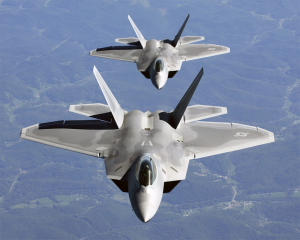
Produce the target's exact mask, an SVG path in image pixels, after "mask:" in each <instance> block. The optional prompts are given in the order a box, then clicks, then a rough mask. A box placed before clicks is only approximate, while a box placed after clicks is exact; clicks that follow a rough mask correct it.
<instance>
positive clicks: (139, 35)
mask: <svg viewBox="0 0 300 240" xmlns="http://www.w3.org/2000/svg"><path fill="white" fill-rule="evenodd" d="M128 19H129V22H130V23H131V26H132V28H133V30H134V31H135V34H136V35H137V37H138V39H139V40H140V43H141V45H142V47H143V48H145V47H146V42H147V41H146V40H145V38H144V37H143V35H142V33H141V32H140V30H139V29H138V28H137V26H136V25H135V24H134V22H133V20H132V19H131V17H130V16H129V15H128Z"/></svg>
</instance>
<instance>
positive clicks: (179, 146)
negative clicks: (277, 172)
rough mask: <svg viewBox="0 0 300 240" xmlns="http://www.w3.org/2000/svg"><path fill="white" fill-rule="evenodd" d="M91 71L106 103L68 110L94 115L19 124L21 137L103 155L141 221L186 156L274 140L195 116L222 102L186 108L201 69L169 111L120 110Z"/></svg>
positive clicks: (214, 111)
mask: <svg viewBox="0 0 300 240" xmlns="http://www.w3.org/2000/svg"><path fill="white" fill-rule="evenodd" d="M94 74H95V77H96V79H97V81H98V83H99V85H100V88H101V90H102V92H103V94H104V97H105V99H106V101H107V104H108V105H104V104H101V103H94V104H79V105H71V106H70V111H71V112H74V113H78V114H82V115H85V116H89V117H92V118H94V119H95V120H76V121H74V120H71V121H70V120H69V121H68V120H67V121H64V120H61V121H56V122H47V123H40V124H36V125H33V126H30V127H26V128H23V129H22V131H21V138H24V139H28V140H31V141H35V142H39V143H43V144H47V145H50V146H54V147H58V148H63V149H66V150H70V151H74V152H79V153H83V154H87V155H91V156H94V157H98V158H103V159H104V163H105V168H106V175H107V177H108V178H110V179H111V180H112V181H113V182H114V183H115V184H116V185H117V186H118V187H119V188H120V190H122V191H123V192H128V193H129V198H130V202H131V205H132V208H133V210H134V212H135V214H136V215H137V217H138V218H139V219H140V220H141V221H143V222H148V221H149V220H150V219H151V218H152V217H153V216H154V215H155V213H156V212H157V210H158V208H159V205H160V202H161V199H162V196H163V193H169V192H170V191H172V189H173V188H174V187H175V186H176V185H177V184H178V183H179V182H180V181H181V180H184V179H185V177H186V173H187V169H188V165H189V160H190V159H197V158H202V157H208V156H212V155H216V154H221V153H226V152H231V151H235V150H239V149H244V148H249V147H253V146H257V145H261V144H266V143H270V142H274V134H273V133H272V132H269V131H266V130H264V129H261V128H259V127H251V126H246V125H241V124H237V123H222V122H204V121H199V120H203V119H207V118H211V117H214V116H219V115H222V114H226V113H227V109H226V108H225V107H215V106H205V105H194V106H189V107H188V104H189V102H190V99H191V98H192V95H193V94H194V91H195V90H196V88H197V85H198V83H199V81H200V79H201V77H202V75H203V69H201V71H200V72H199V74H198V75H197V76H196V78H195V80H194V81H193V83H192V84H191V86H190V87H189V89H188V90H187V91H186V93H185V94H184V96H183V97H182V99H181V100H180V102H179V103H178V105H177V106H176V108H175V110H174V111H171V112H168V113H167V112H163V111H156V112H152V113H151V112H148V111H147V112H141V111H139V110H134V111H131V112H127V111H125V110H123V109H122V108H121V106H120V104H119V103H118V102H117V100H116V99H115V97H114V96H113V94H112V93H111V91H110V89H109V88H108V86H107V85H106V83H105V82H104V80H103V78H102V77H101V75H100V73H99V72H98V71H97V69H96V67H94Z"/></svg>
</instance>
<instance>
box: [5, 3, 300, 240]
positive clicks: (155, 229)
mask: <svg viewBox="0 0 300 240" xmlns="http://www.w3.org/2000/svg"><path fill="white" fill-rule="evenodd" d="M0 13H1V14H0V18H1V21H0V36H1V45H0V60H1V62H0V64H1V65H0V76H1V78H0V89H1V94H0V108H1V114H0V149H1V150H0V238H1V239H86V240H91V239H101V238H103V239H104V238H105V239H116V238H118V239H153V238H156V239H169V238H175V239H299V238H300V216H299V212H300V201H299V199H300V189H299V188H300V174H299V173H300V164H299V160H300V158H299V156H300V147H299V146H300V86H299V83H300V80H299V78H300V74H299V72H300V70H299V62H300V41H299V37H300V24H299V22H300V17H299V13H300V6H299V1H297V0H285V1H284V0H272V1H271V0H253V1H245V0H211V1H206V0H203V1H192V0H191V1H188V0H187V1H178V0H174V1H147V0H133V1H99V0H98V1H96V0H89V1H79V0H72V1H71V0H70V1H58V0H46V1H40V0H2V1H0ZM128 14H129V15H130V16H131V17H132V19H133V20H134V22H135V23H136V25H137V26H138V28H139V29H140V31H141V32H142V34H143V36H144V37H145V39H147V40H149V39H153V38H154V39H166V38H169V39H173V38H174V36H175V35H176V33H177V32H178V29H179V28H180V26H181V25H182V23H183V21H184V19H185V18H186V16H187V14H190V18H189V21H188V23H187V25H186V27H185V30H184V32H183V34H182V36H204V37H205V40H204V41H203V42H200V43H211V44H220V45H223V46H227V47H229V48H230V50H231V52H230V53H228V54H224V55H220V56H215V57H210V58H204V59H200V60H195V61H191V62H186V63H184V64H183V66H182V68H181V70H180V71H179V72H178V73H177V74H176V75H175V76H174V78H172V79H169V80H168V82H167V84H166V85H165V86H164V88H163V89H161V90H157V89H155V88H154V87H153V85H152V83H151V81H150V80H149V79H146V78H145V77H144V76H143V75H142V74H141V73H140V72H138V71H137V69H136V65H135V64H133V63H129V62H121V61H114V60H110V59H101V58H94V57H90V56H89V51H90V50H92V49H95V48H98V47H106V46H113V45H118V44H117V43H115V42H114V41H115V39H116V38H122V37H135V33H134V31H133V29H132V27H131V25H130V23H129V21H128V18H127V15H128ZM94 65H95V66H96V67H97V68H98V70H99V72H100V73H101V74H102V76H103V78H104V79H105V81H106V83H107V85H108V86H109V87H110V89H111V91H112V92H113V94H114V95H115V97H116V98H117V100H118V102H119V103H120V105H121V106H122V108H123V109H125V110H127V111H131V110H135V109H139V110H141V111H155V110H164V111H171V110H172V109H173V108H174V107H175V106H176V104H177V103H178V101H179V100H180V99H181V97H182V96H183V94H184V93H185V91H186V89H187V88H188V87H189V85H190V83H191V82H192V81H193V79H194V78H195V76H196V75H197V73H198V72H199V70H200V69H201V67H203V68H204V72H205V73H204V75H203V78H202V80H201V82H200V84H199V86H198V88H197V90H196V92H195V94H194V96H193V98H192V100H191V102H190V105H193V104H203V105H215V106H222V107H227V109H228V114H227V115H222V116H219V117H215V118H212V119H208V120H206V121H214V122H219V121H220V122H235V123H241V124H245V125H252V126H257V127H261V128H264V129H267V130H269V131H272V132H274V134H275V143H272V144H268V145H262V146H259V147H254V148H250V149H246V150H241V151H236V152H232V153H229V154H228V153H227V154H221V155H217V156H213V157H207V158H202V159H197V160H192V161H190V165H189V169H188V173H187V177H186V180H185V181H181V182H180V183H179V184H178V186H177V187H176V188H175V189H174V190H173V191H172V192H171V193H168V194H164V196H163V199H162V204H161V206H160V208H159V210H158V212H157V214H156V215H155V217H154V218H153V219H152V220H151V221H150V222H148V223H146V224H144V223H142V222H140V220H139V219H138V218H136V216H135V214H134V213H133V211H132V208H131V205H130V202H129V198H128V194H127V193H123V192H121V191H120V190H119V189H118V187H117V186H115V185H114V183H113V182H112V181H111V180H109V179H107V178H106V174H105V167H104V163H103V160H102V159H98V158H93V157H90V156H86V155H82V154H77V153H74V152H69V151H66V150H61V149H56V148H53V147H50V146H45V145H42V144H38V143H34V142H30V141H26V140H21V139H20V138H19V136H20V130H21V129H22V128H23V127H26V126H30V125H33V124H36V123H42V122H50V121H55V120H63V119H64V120H71V119H85V118H84V117H83V116H81V115H76V114H74V113H70V112H69V111H68V109H69V105H71V104H79V103H98V102H99V103H104V104H106V102H105V99H104V97H103V95H102V93H101V90H100V88H99V86H98V83H97V81H96V79H95V77H94V75H93V73H92V69H93V66H94Z"/></svg>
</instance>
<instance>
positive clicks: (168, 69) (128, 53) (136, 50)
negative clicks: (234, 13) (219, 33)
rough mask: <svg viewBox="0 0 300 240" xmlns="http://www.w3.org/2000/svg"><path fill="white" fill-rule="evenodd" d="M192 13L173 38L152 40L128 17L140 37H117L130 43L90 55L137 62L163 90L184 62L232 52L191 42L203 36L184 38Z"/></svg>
mask: <svg viewBox="0 0 300 240" xmlns="http://www.w3.org/2000/svg"><path fill="white" fill-rule="evenodd" d="M189 16H190V15H188V16H187V18H186V19H185V21H184V23H183V25H182V27H181V28H180V30H179V32H178V33H177V35H176V36H175V38H174V39H173V40H169V39H165V40H155V39H151V40H149V41H147V40H145V38H144V37H143V35H142V33H141V32H140V31H139V29H138V28H137V26H136V25H135V24H134V22H133V21H132V19H131V18H130V16H129V15H128V19H129V21H130V23H131V25H132V27H133V29H134V31H135V33H136V35H137V37H138V38H134V37H129V38H117V39H116V40H115V41H116V42H118V43H124V44H128V45H127V46H112V47H105V48H97V49H95V50H92V51H90V55H91V56H95V57H102V58H110V59H117V60H122V61H129V62H135V63H136V65H137V68H138V70H139V71H140V72H141V73H142V74H143V75H144V76H145V77H146V78H151V81H152V83H153V85H154V86H155V87H156V88H157V89H161V88H162V87H163V86H164V85H165V84H166V82H167V79H168V78H172V77H174V75H175V74H176V73H177V71H179V70H180V68H181V64H182V62H183V61H190V60H194V59H198V58H205V57H211V56H215V55H219V54H224V53H229V52H230V49H229V48H228V47H224V46H221V45H213V44H190V43H194V42H198V41H202V40H204V37H198V36H186V37H181V34H182V32H183V29H184V27H185V25H186V23H187V21H188V19H189Z"/></svg>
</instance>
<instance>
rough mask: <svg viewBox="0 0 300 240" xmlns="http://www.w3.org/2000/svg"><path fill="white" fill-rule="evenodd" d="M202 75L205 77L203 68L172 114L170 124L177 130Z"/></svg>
mask: <svg viewBox="0 0 300 240" xmlns="http://www.w3.org/2000/svg"><path fill="white" fill-rule="evenodd" d="M202 75H203V68H201V70H200V72H199V73H198V75H197V76H196V78H195V79H194V81H193V82H192V84H191V86H190V87H189V89H188V90H187V91H186V92H185V94H184V96H183V97H182V99H181V100H180V102H179V103H178V105H177V106H176V108H175V110H174V111H173V112H171V118H170V122H169V124H170V125H171V126H172V127H173V128H174V129H176V128H177V127H178V125H179V123H180V120H181V118H182V116H183V114H184V112H185V110H186V108H187V106H188V105H189V103H190V100H191V98H192V96H193V94H194V92H195V90H196V88H197V86H198V84H199V82H200V80H201V77H202Z"/></svg>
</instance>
